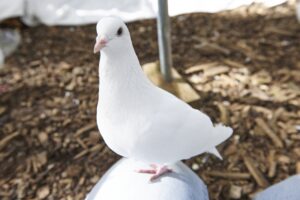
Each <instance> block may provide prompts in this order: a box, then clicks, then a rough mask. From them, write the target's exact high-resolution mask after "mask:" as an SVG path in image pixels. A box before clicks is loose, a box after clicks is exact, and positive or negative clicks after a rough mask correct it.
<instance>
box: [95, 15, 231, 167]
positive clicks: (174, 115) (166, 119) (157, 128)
mask: <svg viewBox="0 0 300 200" xmlns="http://www.w3.org/2000/svg"><path fill="white" fill-rule="evenodd" d="M120 28H122V29H123V34H122V35H121V36H118V35H117V34H116V33H117V32H118V29H120ZM91 34H92V33H91ZM97 34H98V38H102V39H104V40H106V41H108V42H107V44H106V45H105V47H104V48H103V49H102V50H101V59H100V63H99V76H100V84H99V103H98V107H97V124H98V127H99V129H100V133H101V135H102V137H103V139H104V141H105V142H106V144H107V145H108V146H109V147H110V148H111V149H112V150H113V151H114V152H116V153H118V154H119V155H121V156H123V157H127V158H133V159H136V160H139V161H143V162H145V163H154V164H169V163H175V162H177V161H179V160H183V159H188V158H191V157H193V156H196V155H198V154H201V153H204V152H207V151H210V152H217V150H216V149H215V147H216V146H217V145H219V144H220V143H222V142H224V141H225V140H226V139H228V138H229V137H230V136H231V134H232V129H231V128H230V127H225V126H222V125H216V126H214V125H213V123H212V121H211V119H210V118H209V116H207V115H206V114H204V113H202V112H201V111H199V110H196V109H193V108H192V107H191V106H190V105H188V104H187V103H185V102H183V101H182V100H180V99H178V98H177V97H176V96H174V95H173V94H171V93H169V92H167V91H165V90H162V89H160V88H159V87H157V86H156V85H154V84H153V83H151V82H150V81H149V79H148V77H147V76H146V75H145V74H144V72H143V70H142V68H141V65H140V63H139V60H138V58H137V56H136V54H135V51H134V49H133V46H132V42H131V39H130V35H129V31H128V28H127V27H126V25H125V24H124V22H123V21H122V20H121V19H120V18H117V17H106V18H103V19H101V20H100V22H99V23H98V24H97ZM217 155H218V154H217Z"/></svg>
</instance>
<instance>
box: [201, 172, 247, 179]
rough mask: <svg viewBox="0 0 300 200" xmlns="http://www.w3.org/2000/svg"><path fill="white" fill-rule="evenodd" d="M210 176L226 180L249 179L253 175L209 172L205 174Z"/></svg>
mask: <svg viewBox="0 0 300 200" xmlns="http://www.w3.org/2000/svg"><path fill="white" fill-rule="evenodd" d="M205 174H206V175H208V176H214V177H220V178H226V179H238V180H239V179H249V178H250V177H251V175H250V174H249V173H241V172H220V171H207V172H205Z"/></svg>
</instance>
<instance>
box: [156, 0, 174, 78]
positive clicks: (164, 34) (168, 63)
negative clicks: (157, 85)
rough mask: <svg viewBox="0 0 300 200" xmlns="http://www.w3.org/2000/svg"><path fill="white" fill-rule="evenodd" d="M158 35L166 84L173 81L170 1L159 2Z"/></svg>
mask: <svg viewBox="0 0 300 200" xmlns="http://www.w3.org/2000/svg"><path fill="white" fill-rule="evenodd" d="M157 33H158V35H157V36H158V47H159V60H160V71H161V73H162V74H163V77H164V79H165V81H166V82H171V81H172V74H171V67H172V50H171V33H170V19H169V13H168V0H158V16H157Z"/></svg>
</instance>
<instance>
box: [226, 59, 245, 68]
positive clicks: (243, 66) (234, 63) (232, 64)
mask: <svg viewBox="0 0 300 200" xmlns="http://www.w3.org/2000/svg"><path fill="white" fill-rule="evenodd" d="M223 62H224V63H225V64H226V65H229V66H231V67H236V68H247V66H245V65H243V64H241V63H239V62H236V61H233V60H229V59H225V60H223Z"/></svg>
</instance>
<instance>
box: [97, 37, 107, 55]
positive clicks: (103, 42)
mask: <svg viewBox="0 0 300 200" xmlns="http://www.w3.org/2000/svg"><path fill="white" fill-rule="evenodd" d="M106 44H107V39H105V38H104V37H99V36H98V37H97V38H96V44H95V46H94V53H97V52H99V51H100V50H101V49H103V47H105V46H106Z"/></svg>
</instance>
